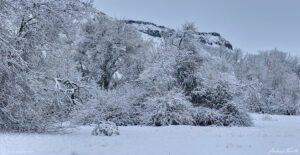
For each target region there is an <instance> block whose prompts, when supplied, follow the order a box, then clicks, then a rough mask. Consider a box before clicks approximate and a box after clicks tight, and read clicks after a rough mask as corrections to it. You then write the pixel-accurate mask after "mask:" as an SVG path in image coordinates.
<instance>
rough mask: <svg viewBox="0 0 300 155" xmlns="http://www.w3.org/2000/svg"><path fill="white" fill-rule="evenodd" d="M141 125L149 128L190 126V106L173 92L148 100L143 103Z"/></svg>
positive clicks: (180, 95)
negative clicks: (144, 110) (149, 126)
mask: <svg viewBox="0 0 300 155" xmlns="http://www.w3.org/2000/svg"><path fill="white" fill-rule="evenodd" d="M144 105H145V109H146V112H144V114H143V115H144V118H143V119H142V120H144V122H143V124H146V125H151V126H166V125H192V124H193V118H192V115H191V113H190V111H191V109H192V104H191V103H190V102H189V101H188V100H187V98H186V97H185V96H184V95H183V94H182V93H181V92H176V91H174V90H172V91H169V92H166V94H164V95H161V96H154V97H151V98H149V99H148V100H147V101H146V102H145V103H144Z"/></svg>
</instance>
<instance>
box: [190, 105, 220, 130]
mask: <svg viewBox="0 0 300 155" xmlns="http://www.w3.org/2000/svg"><path fill="white" fill-rule="evenodd" d="M223 117H224V116H223V115H222V114H221V113H220V112H219V111H218V110H215V109H210V108H205V107H196V108H195V109H194V111H193V119H194V125H196V126H209V125H217V126H223Z"/></svg>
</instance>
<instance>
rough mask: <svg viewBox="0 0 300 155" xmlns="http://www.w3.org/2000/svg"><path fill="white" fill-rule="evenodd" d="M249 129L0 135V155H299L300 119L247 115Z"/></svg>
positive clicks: (180, 128)
mask: <svg viewBox="0 0 300 155" xmlns="http://www.w3.org/2000/svg"><path fill="white" fill-rule="evenodd" d="M251 116H252V117H253V119H254V123H255V126H254V127H192V126H168V127H121V128H120V132H121V135H120V136H113V137H101V136H98V137H97V136H92V135H91V134H90V132H91V130H92V128H91V127H80V128H78V130H74V132H73V133H71V134H65V135H47V134H3V133H2V134H0V155H16V154H21V155H148V154H149V155H153V154H155V155H183V154H185V155H197V154H205V155H220V154H222V155H226V154H229V155H241V154H243V155H247V154H248V155H253V154H257V155H267V154H299V153H300V141H299V139H300V117H299V116H276V115H273V116H271V115H257V114H252V115H251Z"/></svg>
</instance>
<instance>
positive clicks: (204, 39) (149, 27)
mask: <svg viewBox="0 0 300 155" xmlns="http://www.w3.org/2000/svg"><path fill="white" fill-rule="evenodd" d="M125 22H126V23H127V24H130V25H132V26H134V27H136V28H137V29H138V30H139V31H140V32H142V33H144V34H147V35H149V36H151V37H154V38H161V37H162V36H163V35H171V34H173V33H174V32H175V30H174V29H171V28H167V27H164V26H158V25H156V24H154V23H151V22H144V21H134V20H125ZM195 38H196V39H197V41H199V42H201V43H203V44H205V45H207V46H210V47H220V46H222V47H225V48H227V49H229V50H232V45H231V43H230V42H229V41H227V40H226V39H224V38H223V37H222V36H221V35H220V34H219V33H216V32H197V33H196V34H195Z"/></svg>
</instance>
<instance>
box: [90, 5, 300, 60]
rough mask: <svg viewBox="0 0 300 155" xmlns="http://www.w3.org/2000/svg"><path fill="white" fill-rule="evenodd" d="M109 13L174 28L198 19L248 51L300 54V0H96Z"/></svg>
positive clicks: (205, 29) (204, 26)
mask: <svg viewBox="0 0 300 155" xmlns="http://www.w3.org/2000/svg"><path fill="white" fill-rule="evenodd" d="M94 3H95V6H96V7H97V8H98V9H99V10H100V11H102V12H104V13H106V14H108V15H109V16H112V17H116V18H119V19H134V20H144V21H150V22H154V23H156V24H158V25H164V26H168V27H171V28H175V29H176V28H179V27H180V26H181V25H182V23H184V22H186V21H189V22H194V23H195V24H196V25H197V28H198V30H199V31H201V32H219V33H221V35H223V36H224V37H225V38H226V39H227V40H229V41H230V42H231V43H232V44H233V46H234V47H236V48H241V49H242V50H244V51H245V52H250V53H254V52H257V51H258V50H265V49H274V48H278V49H279V50H282V51H286V52H289V53H291V54H293V55H300V38H299V37H300V0H94Z"/></svg>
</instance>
